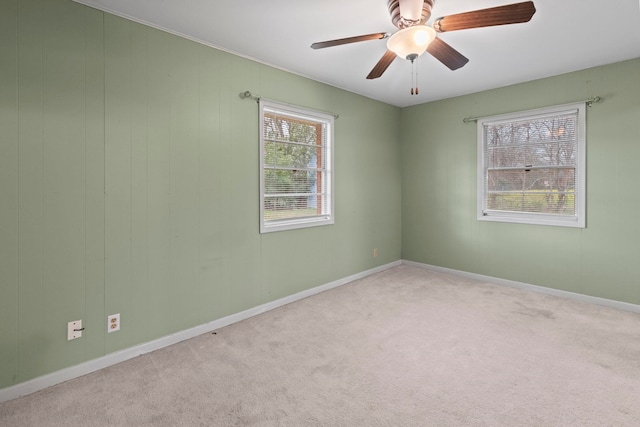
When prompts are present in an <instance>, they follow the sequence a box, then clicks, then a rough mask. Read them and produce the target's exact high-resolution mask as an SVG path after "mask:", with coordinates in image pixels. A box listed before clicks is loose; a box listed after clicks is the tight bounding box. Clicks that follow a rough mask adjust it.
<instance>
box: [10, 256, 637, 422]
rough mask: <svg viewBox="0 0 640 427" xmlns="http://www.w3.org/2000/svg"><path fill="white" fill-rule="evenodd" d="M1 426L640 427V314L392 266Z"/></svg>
mask: <svg viewBox="0 0 640 427" xmlns="http://www.w3.org/2000/svg"><path fill="white" fill-rule="evenodd" d="M0 425H2V426H49V425H50V426H62V425H64V426H103V425H121V426H143V425H153V426H192V425H203V426H234V425H238V426H609V425H610V426H640V315H639V314H634V313H629V312H624V311H618V310H615V309H611V308H605V307H599V306H594V305H589V304H584V303H579V302H575V301H570V300H566V299H561V298H557V297H552V296H549V295H545V294H539V293H529V292H525V291H520V290H517V289H511V288H503V287H499V286H495V285H491V284H487V283H482V282H477V281H473V280H470V279H465V278H461V277H458V276H452V275H446V274H442V273H437V272H433V271H427V270H423V269H418V268H415V267H409V266H406V265H405V266H399V267H395V268H393V269H390V270H387V271H385V272H382V273H379V274H376V275H373V276H370V277H368V278H365V279H362V280H359V281H356V282H353V283H350V284H348V285H345V286H342V287H340V288H337V289H334V290H331V291H328V292H325V293H322V294H319V295H316V296H313V297H311V298H307V299H305V300H302V301H299V302H296V303H294V304H290V305H288V306H285V307H282V308H280V309H276V310H273V311H271V312H268V313H265V314H263V315H260V316H257V317H254V318H251V319H249V320H246V321H243V322H240V323H237V324H234V325H231V326H228V327H225V328H223V329H220V330H218V331H217V333H216V334H206V335H202V336H199V337H197V338H194V339H191V340H188V341H185V342H183V343H180V344H178V345H174V346H172V347H168V348H166V349H163V350H159V351H156V352H153V353H150V354H147V355H144V356H140V357H138V358H135V359H132V360H130V361H128V362H125V363H121V364H119V365H116V366H113V367H110V368H107V369H104V370H102V371H100V372H96V373H93V374H91V375H87V376H85V377H82V378H78V379H76V380H72V381H68V382H66V383H64V384H60V385H58V386H55V387H51V388H49V389H47V390H43V391H41V392H38V393H35V394H32V395H30V396H26V397H23V398H20V399H16V400H13V401H10V402H6V403H3V404H1V405H0Z"/></svg>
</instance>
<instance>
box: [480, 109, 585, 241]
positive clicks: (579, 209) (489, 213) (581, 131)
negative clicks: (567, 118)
mask: <svg viewBox="0 0 640 427" xmlns="http://www.w3.org/2000/svg"><path fill="white" fill-rule="evenodd" d="M586 107H587V106H586V103H584V102H579V103H571V104H563V105H556V106H552V107H544V108H537V109H532V110H526V111H519V112H515V113H508V114H499V115H495V116H488V117H482V118H480V119H478V121H477V219H478V220H479V221H493V222H510V223H518V224H535V225H550V226H561V227H577V228H585V227H586ZM573 112H576V113H577V123H576V150H577V153H576V163H575V181H576V182H575V190H574V200H575V202H574V203H575V215H554V214H542V213H536V212H517V211H499V210H489V209H487V196H488V192H487V189H488V186H487V179H488V178H487V177H488V167H487V166H488V165H487V164H486V163H485V140H484V139H485V138H484V136H485V133H484V127H485V125H495V124H501V123H509V122H515V121H522V120H530V121H535V120H536V119H542V118H545V117H549V116H555V115H561V114H566V113H573Z"/></svg>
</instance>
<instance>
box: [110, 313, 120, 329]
mask: <svg viewBox="0 0 640 427" xmlns="http://www.w3.org/2000/svg"><path fill="white" fill-rule="evenodd" d="M119 330H120V313H117V314H112V315H110V316H107V332H108V333H111V332H115V331H119Z"/></svg>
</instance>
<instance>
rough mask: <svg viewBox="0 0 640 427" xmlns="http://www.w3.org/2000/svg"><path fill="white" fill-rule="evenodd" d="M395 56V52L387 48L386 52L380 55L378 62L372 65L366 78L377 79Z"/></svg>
mask: <svg viewBox="0 0 640 427" xmlns="http://www.w3.org/2000/svg"><path fill="white" fill-rule="evenodd" d="M396 56H397V55H396V54H395V53H393V52H391V51H390V50H387V52H386V53H385V54H384V55H382V58H380V60H379V61H378V63H377V64H376V65H375V67H373V69H372V70H371V72H370V73H369V75H368V76H367V79H369V80H371V79H377V78H378V77H380V76H381V75H382V74H384V72H385V71H386V70H387V68H389V65H391V63H392V62H393V60H394V59H396Z"/></svg>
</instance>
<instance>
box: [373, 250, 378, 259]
mask: <svg viewBox="0 0 640 427" xmlns="http://www.w3.org/2000/svg"><path fill="white" fill-rule="evenodd" d="M377 256H378V248H373V257H374V258H375V257H377Z"/></svg>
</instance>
